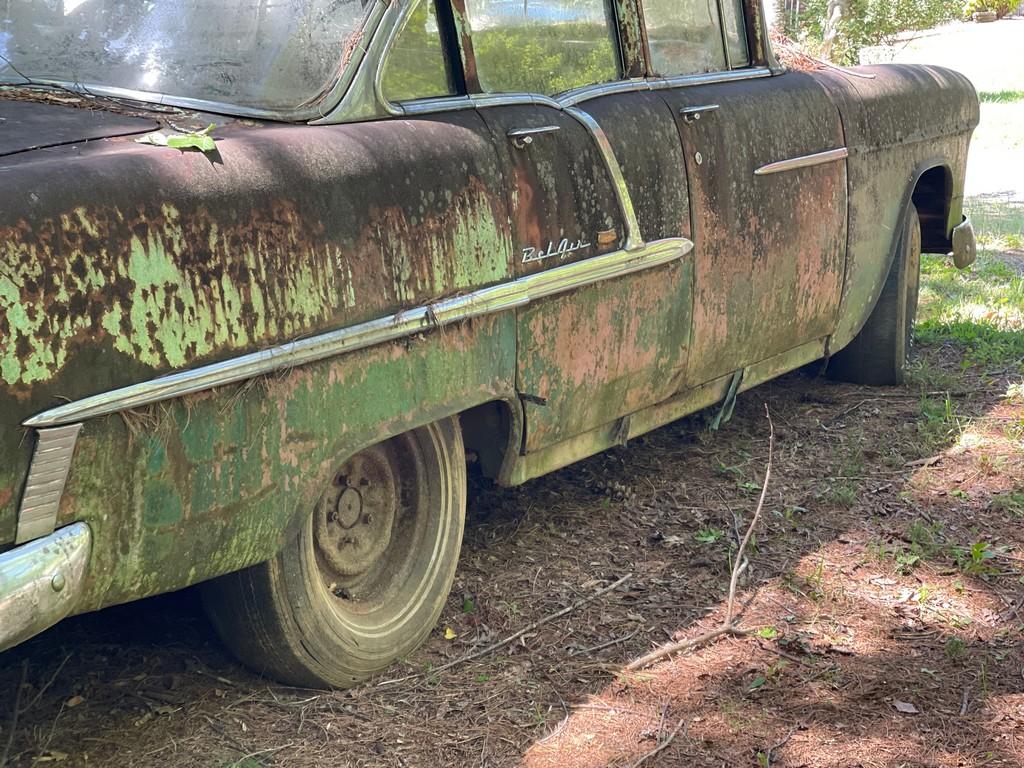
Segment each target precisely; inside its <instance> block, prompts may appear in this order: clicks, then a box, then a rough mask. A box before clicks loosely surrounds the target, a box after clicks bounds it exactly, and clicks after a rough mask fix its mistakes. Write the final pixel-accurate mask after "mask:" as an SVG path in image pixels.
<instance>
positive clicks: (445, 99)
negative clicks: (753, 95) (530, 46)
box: [389, 67, 772, 116]
mask: <svg viewBox="0 0 1024 768" xmlns="http://www.w3.org/2000/svg"><path fill="white" fill-rule="evenodd" d="M771 76H772V71H771V70H770V69H768V68H767V67H752V68H750V69H735V70H732V71H731V72H707V73H702V74H698V75H677V76H675V77H655V78H645V79H634V80H618V81H616V82H614V83H598V84H596V85H586V86H583V87H582V88H574V89H573V90H571V91H566V92H565V93H563V94H562V95H560V96H558V97H557V98H551V97H550V96H543V95H541V94H539V93H493V94H476V95H470V96H442V97H438V98H432V99H415V100H412V101H403V102H400V103H397V104H395V103H390V102H389V111H393V112H394V113H395V114H400V115H404V116H409V115H430V114H434V113H435V112H452V111H454V110H457V109H473V108H480V107H504V106H515V105H520V104H543V105H544V106H546V107H554V108H555V109H558V108H563V109H564V108H566V107H574V106H576V105H577V104H582V103H583V102H585V101H589V100H590V99H597V98H600V97H601V96H611V95H613V94H617V93H635V92H637V91H661V90H665V89H666V88H682V87H685V86H688V85H713V84H715V83H731V82H734V81H738V80H754V79H757V78H761V77H771Z"/></svg>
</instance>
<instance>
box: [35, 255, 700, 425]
mask: <svg viewBox="0 0 1024 768" xmlns="http://www.w3.org/2000/svg"><path fill="white" fill-rule="evenodd" d="M691 250H693V242H691V241H690V240H688V239H686V238H685V237H676V238H667V239H665V240H655V241H654V242H651V243H647V244H646V245H641V246H640V247H638V248H636V249H634V250H629V249H626V250H619V251H613V252H612V253H606V254H603V255H601V256H595V257H593V258H590V259H585V260H583V261H577V262H573V263H572V264H563V265H562V266H558V267H553V268H551V269H548V270H545V271H543V272H537V273H534V274H532V275H526V276H524V277H520V278H518V279H515V280H510V281H509V282H507V283H499V284H498V285H494V286H491V287H489V288H481V289H479V290H476V291H472V292H471V293H467V294H465V295H462V296H453V297H451V298H448V299H442V300H439V301H436V302H433V303H431V304H427V305H424V306H420V307H415V308H413V309H409V310H406V311H403V312H397V313H395V314H392V315H386V316H384V317H381V318H378V319H376V320H370V321H368V322H365V323H359V324H358V325H353V326H349V327H347V328H340V329H338V330H335V331H329V332H327V333H323V334H320V335H318V336H312V337H310V338H306V339H297V340H295V341H290V342H287V343H285V344H281V345H279V346H276V347H271V348H269V349H264V350H260V351H259V352H251V353H249V354H247V355H242V356H240V357H235V358H232V359H230V360H224V361H222V362H219V363H211V364H210V365H204V366H202V367H200V368H193V369H191V370H187V371H180V372H178V373H172V374H170V375H168V376H162V377H160V378H157V379H151V380H150V381H144V382H141V383H139V384H132V385H131V386H127V387H122V388H120V389H115V390H112V391H110V392H103V393H101V394H98V395H93V396H91V397H86V398H83V399H81V400H76V401H74V402H71V403H66V404H64V405H59V406H57V407H56V408H51V409H50V410H48V411H44V412H42V413H39V414H37V415H35V416H33V417H32V418H30V419H28V420H27V421H25V426H27V427H37V428H38V427H50V426H54V425H58V424H67V423H69V422H77V421H80V420H82V419H89V418H93V417H96V416H104V415H107V414H111V413H117V412H118V411H124V410H128V409H130V408H140V407H142V406H146V405H151V404H152V403H157V402H160V401H162V400H170V399H172V398H176V397H181V396H183V395H188V394H192V393H194V392H201V391H203V390H207V389H213V388H214V387H220V386H224V385H226V384H234V383H237V382H240V381H244V380H246V379H251V378H253V377H255V376H261V375H263V374H267V373H272V372H274V371H277V370H281V369H283V368H292V367H295V366H298V365H304V364H306V363H311V362H315V361H317V360H324V359H326V358H329V357H335V356H336V355H341V354H344V353H346V352H354V351H356V350H358V349H364V348H366V347H370V346H374V345H377V344H383V343H385V342H388V341H394V340H395V339H400V338H404V337H407V336H412V335H415V334H419V333H424V332H426V331H430V330H433V329H436V328H441V327H443V326H446V325H450V324H452V323H456V322H460V321H462V320H468V319H471V318H474V317H480V316H482V315H490V314H495V313H497V312H504V311H506V310H509V309H513V308H515V307H521V306H525V305H526V304H529V303H530V302H531V301H536V300H537V299H542V298H544V297H547V296H554V295H556V294H559V293H563V292H565V291H570V290H574V289H576V288H582V287H584V286H587V285H591V284H592V283H596V282H600V281H602V280H609V279H612V278H616V277H622V276H623V275H628V274H631V273H633V272H638V271H640V270H643V269H651V268H653V267H657V266H661V265H662V264H668V263H669V262H672V261H675V260H676V259H679V258H682V257H683V256H685V255H686V254H687V253H689V252H690V251H691ZM79 426H80V425H78V424H74V425H72V427H73V428H74V429H75V430H76V433H77V429H78V427H79Z"/></svg>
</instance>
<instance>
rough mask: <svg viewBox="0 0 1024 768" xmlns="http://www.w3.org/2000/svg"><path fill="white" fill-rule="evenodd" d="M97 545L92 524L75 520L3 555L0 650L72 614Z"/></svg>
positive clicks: (0, 561) (0, 575) (0, 567)
mask: <svg viewBox="0 0 1024 768" xmlns="http://www.w3.org/2000/svg"><path fill="white" fill-rule="evenodd" d="M91 549H92V532H91V531H90V530H89V526H88V525H86V524H85V523H75V524H73V525H69V526H67V527H66V528H61V529H60V530H57V531H54V532H53V533H51V534H50V535H49V536H46V537H45V538H42V539H36V540H35V541H31V542H29V543H28V544H22V545H21V546H20V547H15V548H14V549H12V550H10V551H9V552H4V553H3V554H2V555H0V651H3V650H6V649H7V648H10V647H11V646H13V645H17V644H18V643H20V642H22V641H23V640H27V639H28V638H30V637H32V636H33V635H36V634H38V633H40V632H42V631H43V630H44V629H46V628H47V627H50V626H52V625H54V624H56V623H57V622H58V621H60V620H61V619H63V618H64V617H65V616H67V615H68V614H69V613H71V611H72V610H73V609H74V607H75V605H76V604H77V603H78V600H79V598H80V596H81V593H82V587H83V582H84V578H85V568H86V565H87V564H88V562H89V552H90V550H91Z"/></svg>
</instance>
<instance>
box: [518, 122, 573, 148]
mask: <svg viewBox="0 0 1024 768" xmlns="http://www.w3.org/2000/svg"><path fill="white" fill-rule="evenodd" d="M561 129H562V128H561V126H558V125H542V126H540V127H538V128H513V129H512V130H511V131H509V132H508V133H506V134H505V135H506V136H508V137H509V139H511V141H512V146H513V147H515V148H516V149H524V148H526V147H528V146H529V145H530V144H533V137H534V136H543V135H544V134H546V133H554V132H555V131H560V130H561Z"/></svg>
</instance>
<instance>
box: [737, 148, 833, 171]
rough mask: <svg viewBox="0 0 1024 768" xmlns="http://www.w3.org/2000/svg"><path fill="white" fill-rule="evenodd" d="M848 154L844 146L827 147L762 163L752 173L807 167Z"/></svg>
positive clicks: (829, 161) (828, 161)
mask: <svg viewBox="0 0 1024 768" xmlns="http://www.w3.org/2000/svg"><path fill="white" fill-rule="evenodd" d="M849 154H850V152H849V150H847V148H846V147H839V148H838V149H828V150H825V151H824V152H815V153H814V154H812V155H800V157H791V158H789V159H788V160H779V161H778V162H777V163H768V165H762V166H761V167H760V168H758V169H757V170H756V171H754V175H755V176H767V175H768V174H770V173H782V172H783V171H792V170H796V169H797V168H809V167H810V166H812V165H821V164H822V163H831V162H834V161H835V160H842V159H844V158H846V157H848V156H849Z"/></svg>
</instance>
